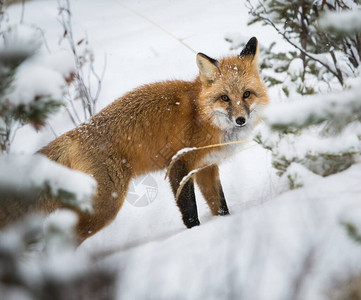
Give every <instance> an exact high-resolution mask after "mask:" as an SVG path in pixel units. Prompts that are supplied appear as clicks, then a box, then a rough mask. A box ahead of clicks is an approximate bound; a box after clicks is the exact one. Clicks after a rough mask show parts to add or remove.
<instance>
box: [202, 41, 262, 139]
mask: <svg viewBox="0 0 361 300" xmlns="http://www.w3.org/2000/svg"><path fill="white" fill-rule="evenodd" d="M257 49H258V47H257V39H256V38H252V39H250V41H249V42H248V43H247V45H246V46H245V48H244V49H243V50H242V52H241V54H240V55H239V56H236V57H227V58H223V59H220V60H219V61H217V60H214V59H212V58H210V57H208V56H206V55H205V54H202V53H199V54H198V55H197V65H198V68H199V71H200V80H201V82H202V92H201V95H200V98H199V104H200V107H201V110H202V112H201V113H202V115H203V117H204V118H207V119H208V120H209V121H210V122H212V123H213V124H214V125H215V126H217V127H218V128H220V129H221V130H222V131H224V132H232V133H234V134H233V135H235V136H242V135H243V134H242V133H244V134H246V132H247V133H250V131H251V130H252V129H253V128H254V126H255V125H256V124H257V123H258V122H259V121H260V120H261V117H260V113H261V111H262V108H263V107H264V106H265V105H266V104H267V103H268V96H267V92H266V87H265V86H264V84H263V83H262V82H261V79H260V76H259V73H258V64H257Z"/></svg>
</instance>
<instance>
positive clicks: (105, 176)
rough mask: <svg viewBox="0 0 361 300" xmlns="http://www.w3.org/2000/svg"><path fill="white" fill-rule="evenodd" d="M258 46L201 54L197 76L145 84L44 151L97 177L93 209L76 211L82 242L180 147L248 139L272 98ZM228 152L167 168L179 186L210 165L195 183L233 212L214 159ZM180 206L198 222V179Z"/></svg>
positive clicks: (194, 155) (217, 207) (46, 205)
mask: <svg viewBox="0 0 361 300" xmlns="http://www.w3.org/2000/svg"><path fill="white" fill-rule="evenodd" d="M257 49H258V45H257V39H256V38H254V37H253V38H251V39H250V40H249V41H248V43H247V45H246V46H245V47H244V49H243V50H242V52H241V53H240V55H239V56H233V57H226V58H222V59H220V60H215V59H212V58H210V57H208V56H206V55H204V54H202V53H198V54H197V65H198V68H199V76H198V77H197V78H196V79H195V80H194V81H190V82H187V81H176V80H175V81H163V82H157V83H154V84H148V85H144V86H141V87H139V88H137V89H135V90H133V91H131V92H129V93H127V94H125V95H124V96H123V97H121V98H119V99H117V100H115V101H114V102H113V103H112V104H110V105H109V106H107V107H106V108H104V109H103V110H102V111H100V112H99V113H98V114H96V115H94V116H93V117H92V118H91V119H90V120H89V121H88V122H86V123H83V124H81V125H80V126H79V127H77V128H75V129H73V130H71V131H69V132H67V133H65V134H64V135H62V136H60V137H59V138H57V139H55V140H54V141H52V142H51V143H50V144H49V145H47V146H45V147H44V148H42V149H41V150H40V151H39V152H40V153H42V154H44V155H46V156H47V157H49V158H50V159H52V160H54V161H56V162H58V163H60V164H63V165H65V166H67V167H69V168H72V169H76V170H79V171H82V172H85V173H87V174H91V175H92V176H94V178H95V179H96V180H97V182H98V190H97V194H96V196H95V198H94V201H93V209H94V212H93V213H92V214H88V213H85V212H81V211H76V212H77V214H78V215H79V223H78V225H77V236H78V239H79V240H78V241H79V243H81V242H82V241H84V240H85V239H86V238H88V237H89V236H91V235H93V234H95V233H96V232H98V231H99V230H100V229H102V228H103V227H104V226H106V225H107V224H109V223H110V222H111V221H112V220H113V219H114V218H115V216H116V215H117V213H118V211H119V210H120V208H121V207H122V205H123V202H124V199H125V196H126V194H127V190H128V185H129V182H130V180H131V179H133V178H135V177H136V176H139V175H142V174H146V173H148V172H152V171H156V170H161V169H164V168H166V167H167V166H168V165H169V163H170V161H171V158H172V156H173V155H175V154H176V153H177V151H179V150H181V149H182V148H185V147H201V146H205V145H209V144H218V143H223V142H229V141H237V140H244V139H246V138H247V137H248V136H249V135H250V133H251V132H252V130H253V128H254V127H255V125H256V124H257V123H258V122H259V121H260V120H261V116H260V112H261V110H262V108H263V107H264V106H265V105H266V104H267V103H268V96H267V92H266V88H265V86H264V84H263V83H262V82H261V80H260V76H259V73H258V65H257ZM230 151H232V148H231V146H224V147H220V148H216V149H214V148H213V149H212V148H210V149H204V150H201V151H195V152H190V153H189V154H187V155H185V156H184V157H182V158H181V159H179V161H177V163H176V164H175V165H174V166H173V168H172V169H171V171H170V174H169V178H170V184H171V188H172V190H173V192H174V193H176V191H177V189H178V187H179V185H180V182H181V180H182V178H183V177H184V176H186V175H187V174H188V173H189V172H190V171H192V170H194V169H196V168H198V167H200V166H204V165H207V164H210V166H209V167H207V168H204V169H202V170H201V171H199V172H198V173H197V174H196V175H195V182H196V183H197V184H198V186H199V188H200V190H201V192H202V194H203V196H204V198H205V200H206V201H207V203H208V205H209V208H210V210H211V212H212V214H213V215H227V214H229V211H228V207H227V204H226V200H225V197H224V194H223V190H222V185H221V182H220V179H219V171H218V166H217V165H216V163H217V162H218V161H219V159H220V158H221V157H223V156H224V155H225V154H226V153H230ZM212 163H214V164H212ZM211 164H212V165H211ZM42 202H43V203H42V209H43V210H44V211H47V212H50V211H52V210H54V209H56V208H60V207H62V204H61V203H60V202H59V203H57V202H56V200H54V199H49V200H48V201H42ZM177 205H178V207H179V209H180V212H181V214H182V218H183V222H184V224H185V226H186V227H188V228H191V227H193V226H196V225H199V224H200V223H199V220H198V214H197V206H196V200H195V195H194V182H193V179H191V180H189V181H188V182H187V183H186V184H185V185H184V187H183V189H182V191H181V193H180V195H179V197H178V199H177Z"/></svg>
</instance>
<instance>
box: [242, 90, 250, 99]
mask: <svg viewBox="0 0 361 300" xmlns="http://www.w3.org/2000/svg"><path fill="white" fill-rule="evenodd" d="M249 96H251V92H250V91H245V92H244V93H243V98H244V99H246V98H248V97H249Z"/></svg>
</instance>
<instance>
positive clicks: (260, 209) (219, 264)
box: [8, 0, 361, 299]
mask: <svg viewBox="0 0 361 300" xmlns="http://www.w3.org/2000/svg"><path fill="white" fill-rule="evenodd" d="M71 6H72V14H73V26H74V31H75V32H74V34H75V39H78V40H80V39H82V38H83V37H84V36H87V37H88V38H89V42H90V44H91V47H92V48H93V50H94V53H95V68H96V69H97V70H98V71H99V72H101V70H102V68H103V66H104V63H105V59H104V58H105V57H106V70H105V77H104V80H103V87H102V93H101V95H100V101H99V104H98V110H100V109H101V108H102V107H105V106H106V105H107V104H109V103H111V102H112V101H113V100H114V99H116V98H117V97H119V96H121V95H122V94H124V93H125V92H126V91H129V90H131V89H133V88H135V87H137V86H139V85H141V84H144V83H149V82H154V81H158V80H166V79H185V80H192V79H193V78H194V77H195V76H196V75H197V67H196V63H195V53H193V52H192V51H191V50H190V49H189V48H187V47H186V46H184V45H183V44H182V43H181V42H180V41H179V40H177V39H180V40H181V41H183V42H185V43H186V44H187V45H189V46H190V47H191V48H192V49H194V50H195V51H196V52H203V53H206V54H207V55H209V56H211V57H215V58H217V57H220V56H224V55H228V54H231V53H233V54H234V53H236V52H234V50H233V51H230V50H229V47H230V46H229V43H227V42H226V41H225V39H224V37H225V36H226V35H227V34H230V33H231V34H232V33H241V34H242V35H243V36H244V37H245V39H247V38H250V37H252V36H256V37H257V38H258V40H259V42H260V43H261V44H263V45H264V46H267V45H269V44H270V43H271V42H272V41H274V40H277V41H278V40H279V39H280V37H279V36H277V34H276V33H275V32H273V31H271V29H269V28H267V27H261V26H258V25H255V26H252V27H247V25H246V24H247V20H248V13H247V9H246V8H245V6H244V3H243V2H242V1H239V0H225V1H215V0H198V1H192V0H184V1H175V0H154V1H153V0H152V1H149V0H148V1H147V0H137V1H130V0H102V1H99V0H97V1H96V0H73V1H71ZM8 13H9V19H10V20H11V21H12V22H17V21H18V20H20V16H21V6H20V5H17V6H12V7H10V8H9V9H8ZM57 14H58V11H57V1H49V0H42V1H41V0H34V1H29V2H27V3H26V6H25V12H24V22H25V23H29V24H35V25H37V26H39V27H40V28H42V29H43V31H44V35H45V38H46V40H47V43H48V46H49V48H50V50H52V51H54V52H56V51H58V50H59V39H60V37H61V36H62V34H63V32H62V29H61V27H60V25H59V23H58V21H57V19H56V18H57ZM140 15H143V16H144V17H146V18H147V19H146V18H144V17H141V16H140ZM165 31H167V32H165ZM171 35H172V36H171ZM60 48H64V49H66V42H65V41H63V42H62V43H61V44H60ZM270 97H271V101H278V94H277V92H276V91H270ZM49 123H50V124H51V126H52V127H53V129H54V131H55V132H56V134H58V135H60V134H62V133H64V132H66V131H67V130H69V129H71V128H72V127H73V124H72V122H71V121H70V119H69V118H68V117H67V115H66V114H65V113H64V112H61V113H59V114H57V115H56V116H54V117H53V118H51V119H50V121H49ZM53 138H54V135H53V133H52V131H51V130H50V129H49V128H48V127H47V128H45V129H43V130H41V131H40V132H36V131H35V130H34V129H33V128H31V127H30V126H29V127H28V126H27V127H24V128H22V129H20V130H19V131H18V133H17V136H16V139H15V141H14V143H13V148H12V151H13V152H25V153H33V152H35V151H36V150H38V149H39V148H40V147H42V146H43V145H45V144H47V143H48V142H49V141H51V140H52V139H53ZM164 175H165V173H164V172H162V173H157V174H151V175H149V176H148V178H144V179H145V181H144V182H142V181H141V180H142V179H143V178H141V179H139V180H137V181H135V182H134V183H132V184H131V187H133V188H134V189H131V190H130V192H131V193H132V196H133V197H137V196H139V195H143V194H144V195H147V196H148V198H147V199H148V200H151V201H149V202H151V203H145V202H142V203H143V204H142V203H139V202H138V205H136V204H135V203H134V201H133V200H134V199H133V200H132V198H131V197H129V198H127V199H128V201H125V203H124V205H123V207H122V209H121V211H120V213H119V214H118V216H117V218H116V220H115V221H114V222H113V223H112V224H111V225H109V226H108V227H107V228H105V229H104V230H102V231H101V232H100V233H98V234H96V235H95V236H93V237H91V238H89V239H88V240H86V241H85V242H84V243H83V244H82V245H81V247H80V248H79V249H78V252H79V253H82V252H86V253H90V254H92V255H96V256H97V257H98V258H99V259H101V262H102V263H105V264H110V265H111V266H119V270H121V276H120V277H119V285H118V299H321V298H322V296H323V295H324V292H325V291H327V289H328V288H330V287H331V286H332V283H333V280H335V279H339V278H340V277H341V278H343V277H342V276H344V275H345V274H350V273H357V272H360V271H361V264H360V263H359V262H360V261H361V260H360V259H361V251H360V250H361V248H360V246H358V245H356V244H354V243H353V242H352V241H351V240H350V239H349V238H348V236H347V234H346V232H345V230H344V229H343V227H342V226H341V225H340V222H341V220H342V218H346V217H347V215H348V212H349V211H354V209H355V207H357V205H358V202H359V201H360V200H361V188H360V184H359V178H360V175H361V166H360V165H356V166H353V167H352V168H350V169H349V170H347V171H345V172H344V173H342V174H338V175H333V176H330V177H328V178H326V179H320V178H317V179H315V180H314V182H309V183H308V185H307V186H306V187H305V188H301V189H298V190H296V191H289V192H286V193H282V194H280V191H281V190H283V186H282V182H280V180H279V178H278V177H277V176H276V175H275V173H274V170H273V169H272V167H271V155H270V153H268V152H267V151H266V150H264V149H263V148H262V147H260V146H255V147H253V148H250V149H249V150H245V151H243V152H241V153H239V155H237V156H235V157H233V158H230V159H228V161H226V162H224V164H223V165H222V166H221V181H222V184H223V188H224V192H225V196H226V199H227V202H228V204H229V208H230V212H231V216H227V217H212V216H211V214H210V212H209V210H208V208H207V206H206V204H205V202H204V201H203V199H202V197H201V195H200V193H199V191H198V190H197V191H196V197H197V199H198V202H197V203H198V207H199V214H200V221H201V223H202V224H201V226H199V227H196V228H192V229H191V230H188V229H186V228H185V227H184V225H183V223H182V221H181V217H180V213H179V211H178V208H177V206H176V204H175V201H174V199H173V195H172V193H171V190H170V187H169V184H168V182H167V181H165V180H164ZM144 183H145V185H142V184H144ZM147 188H148V189H147ZM150 193H151V194H150ZM102 257H104V258H102Z"/></svg>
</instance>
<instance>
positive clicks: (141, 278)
mask: <svg viewBox="0 0 361 300" xmlns="http://www.w3.org/2000/svg"><path fill="white" fill-rule="evenodd" d="M360 175H361V165H357V166H353V167H351V168H350V169H349V170H347V171H345V172H343V173H342V174H338V175H334V176H330V177H328V178H321V177H319V178H317V179H318V180H315V181H314V182H310V184H309V185H308V186H307V187H305V188H301V189H298V190H295V191H290V192H287V193H284V194H282V195H281V196H279V197H277V198H276V199H274V200H272V203H268V205H263V206H259V207H254V208H252V209H249V210H245V211H243V212H242V213H241V214H236V215H231V216H230V217H219V218H216V219H214V220H213V221H212V222H209V223H207V224H203V225H202V226H199V227H195V228H193V229H191V230H184V232H181V233H179V234H177V235H176V236H174V237H172V238H169V239H167V240H166V241H162V242H154V243H148V244H146V245H144V246H142V247H138V248H136V249H132V250H131V251H126V252H123V253H118V254H116V255H114V256H112V257H109V258H108V260H107V262H108V263H109V265H114V263H116V262H118V263H119V266H120V267H121V268H123V267H124V269H123V270H124V271H123V274H122V276H120V279H119V287H118V299H123V298H124V299H260V300H262V299H267V300H273V299H274V300H279V299H323V295H324V292H325V291H326V290H328V289H329V287H330V286H332V284H333V281H332V280H334V279H335V278H339V276H343V275H344V274H345V272H346V273H347V270H349V268H351V266H353V270H354V271H355V272H357V271H358V272H360V271H361V268H360V264H359V263H358V262H359V260H360V259H361V254H360V251H359V246H358V245H356V244H355V243H354V242H353V241H352V240H351V239H349V237H348V235H347V233H346V231H345V230H344V228H343V227H342V226H341V225H340V224H339V216H340V215H341V214H344V211H345V210H349V209H353V207H354V205H357V206H358V207H360V195H361V186H360V184H359V179H358V178H359V176H360Z"/></svg>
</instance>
